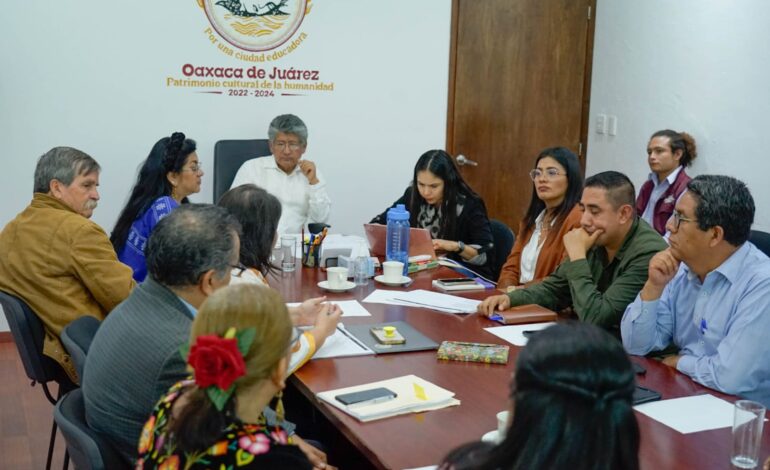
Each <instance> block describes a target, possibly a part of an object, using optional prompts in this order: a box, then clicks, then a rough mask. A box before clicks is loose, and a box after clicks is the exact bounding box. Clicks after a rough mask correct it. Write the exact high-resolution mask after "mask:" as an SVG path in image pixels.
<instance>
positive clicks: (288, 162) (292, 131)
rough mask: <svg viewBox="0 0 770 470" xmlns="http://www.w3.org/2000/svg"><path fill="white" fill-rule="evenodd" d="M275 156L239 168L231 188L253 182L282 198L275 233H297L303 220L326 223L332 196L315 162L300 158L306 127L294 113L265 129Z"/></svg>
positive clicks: (258, 159) (282, 116)
mask: <svg viewBox="0 0 770 470" xmlns="http://www.w3.org/2000/svg"><path fill="white" fill-rule="evenodd" d="M267 137H268V140H269V142H268V143H269V145H270V152H272V154H273V157H274V158H253V159H251V160H248V161H246V162H245V163H244V164H243V165H241V167H240V168H239V169H238V173H237V174H236V175H235V179H234V180H233V184H232V186H231V188H235V187H237V186H240V185H242V184H246V183H252V184H256V185H257V186H259V187H261V188H263V189H265V190H267V192H269V193H270V194H272V195H274V196H275V197H277V198H278V200H279V201H281V206H282V208H283V211H282V214H281V220H280V222H278V233H299V232H300V231H301V229H302V227H303V226H304V225H305V224H306V223H310V222H323V223H325V222H327V221H328V220H329V212H330V211H331V205H332V202H331V199H329V195H328V194H327V193H326V181H325V179H324V177H323V176H322V175H321V172H320V171H319V170H318V169H317V168H316V166H315V163H313V162H312V161H310V160H300V159H301V158H302V155H303V154H304V153H305V150H306V149H307V126H305V123H304V122H302V119H300V118H298V117H297V116H295V115H293V114H283V115H281V116H278V117H276V118H275V119H273V121H272V122H271V123H270V127H269V128H268V130H267Z"/></svg>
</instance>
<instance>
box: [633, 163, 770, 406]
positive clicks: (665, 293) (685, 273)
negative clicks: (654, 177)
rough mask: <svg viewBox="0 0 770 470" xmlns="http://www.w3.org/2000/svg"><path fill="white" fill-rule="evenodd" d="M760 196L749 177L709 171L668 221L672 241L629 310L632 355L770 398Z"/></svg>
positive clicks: (768, 287)
mask: <svg viewBox="0 0 770 470" xmlns="http://www.w3.org/2000/svg"><path fill="white" fill-rule="evenodd" d="M753 221H754V199H753V198H752V197H751V193H750V192H749V190H748V188H747V187H746V185H745V184H743V183H742V182H740V181H738V180H736V179H734V178H731V177H728V176H715V175H702V176H698V177H697V178H695V179H693V180H692V181H691V182H690V183H689V184H688V185H687V192H686V193H684V194H683V195H682V197H681V198H680V200H679V201H678V202H677V204H676V210H675V211H674V214H673V216H672V217H671V219H670V220H669V221H668V223H667V224H666V228H667V229H668V230H669V231H670V232H671V237H670V244H671V246H670V248H669V249H667V250H665V251H662V252H660V253H658V254H657V255H655V256H654V257H653V258H652V259H651V260H650V268H649V277H648V279H647V282H646V283H645V285H644V287H643V288H642V291H641V292H640V293H639V295H638V296H637V297H636V300H635V301H634V302H633V303H632V304H630V305H629V306H628V308H627V309H626V311H625V314H624V315H623V320H622V321H621V325H620V329H621V335H622V338H623V345H624V347H625V348H626V351H628V352H629V353H630V354H637V355H642V354H647V353H649V352H651V351H658V350H662V349H664V348H666V347H667V346H668V345H669V344H670V343H672V342H673V344H674V345H676V346H677V347H679V349H680V350H679V354H678V355H676V356H670V357H667V358H666V359H664V360H663V362H664V363H665V364H666V365H669V366H671V367H675V368H676V369H677V370H679V371H680V372H682V373H684V374H687V375H689V376H690V377H692V379H693V380H695V381H696V382H699V383H701V384H703V385H705V386H707V387H711V388H713V389H716V390H719V391H722V392H725V393H730V394H735V395H741V396H744V397H747V398H750V399H754V400H757V401H760V402H762V403H764V404H765V405H770V341H768V338H767V335H768V333H770V301H769V300H768V299H770V258H768V257H767V256H765V255H764V254H763V253H762V252H761V251H759V249H757V247H755V246H754V245H753V244H752V243H750V242H748V238H749V234H750V232H751V224H752V222H753Z"/></svg>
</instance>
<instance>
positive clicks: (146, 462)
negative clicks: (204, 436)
mask: <svg viewBox="0 0 770 470" xmlns="http://www.w3.org/2000/svg"><path fill="white" fill-rule="evenodd" d="M193 384H194V382H193V381H192V380H185V381H182V382H179V383H177V384H176V385H174V386H173V387H171V389H169V391H168V394H166V395H165V396H164V397H162V398H161V399H160V401H158V404H157V405H155V409H154V410H153V413H152V416H150V419H149V420H148V421H147V423H146V424H145V425H144V429H143V430H142V434H141V437H140V440H139V459H138V460H137V462H136V469H137V470H140V469H158V470H182V469H184V470H187V469H201V470H203V469H207V470H208V469H211V470H231V469H257V468H259V469H286V468H292V469H294V468H297V469H312V467H313V466H312V465H311V464H310V462H309V461H308V460H307V458H306V457H305V455H304V454H303V453H302V451H301V450H300V449H299V447H297V446H296V445H294V444H293V443H292V439H291V437H288V436H287V435H286V432H284V431H283V430H282V429H280V428H279V427H275V428H270V427H268V426H266V425H265V424H264V421H263V419H260V423H258V424H244V423H241V422H232V423H230V425H229V426H227V427H226V428H225V429H223V430H222V433H221V434H220V436H219V439H217V441H216V443H215V444H214V445H212V446H211V447H209V448H208V449H202V450H201V451H199V452H193V453H183V452H177V451H176V445H175V442H174V436H173V435H169V434H168V432H167V427H168V424H169V419H168V417H169V416H170V414H171V408H172V407H173V406H174V403H175V402H176V400H177V398H179V396H180V395H181V394H183V393H184V391H185V388H186V387H189V386H191V385H193Z"/></svg>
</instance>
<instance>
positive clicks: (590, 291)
mask: <svg viewBox="0 0 770 470" xmlns="http://www.w3.org/2000/svg"><path fill="white" fill-rule="evenodd" d="M634 195H635V193H634V185H633V183H631V180H629V179H628V177H626V176H625V175H624V174H622V173H618V172H617V171H605V172H603V173H598V174H596V175H594V176H592V177H590V178H588V179H586V182H585V189H584V190H583V196H582V198H581V200H580V208H581V209H582V210H583V217H582V218H581V225H582V227H581V228H576V229H573V230H572V231H570V232H568V233H567V234H566V235H564V248H565V250H566V252H567V259H566V260H565V261H563V262H562V263H561V264H560V265H559V267H558V268H556V271H554V273H553V274H551V275H550V276H548V277H546V278H545V279H543V281H542V282H540V283H538V284H533V285H531V286H529V287H526V288H522V289H517V290H514V291H513V292H510V293H508V294H505V295H497V296H493V297H489V298H487V299H486V300H484V302H482V303H481V304H480V305H479V312H481V313H482V314H484V315H487V316H491V315H493V314H494V313H495V311H496V310H505V309H507V308H509V307H512V306H517V305H525V304H537V305H541V306H543V307H546V308H549V309H551V310H555V311H560V310H562V309H564V308H566V307H572V310H573V311H574V312H575V314H576V315H577V316H578V318H579V319H580V320H582V321H586V322H589V323H593V324H596V325H599V326H602V327H604V328H606V329H607V330H610V331H611V332H613V333H616V334H618V336H619V325H620V318H621V317H622V316H623V312H624V311H625V310H626V307H627V306H628V304H630V303H631V302H633V300H634V299H635V298H636V295H637V294H638V293H639V291H640V290H641V289H642V286H644V283H645V282H646V281H647V271H648V266H649V263H650V259H651V258H652V257H653V256H654V255H655V254H656V253H658V252H659V251H662V250H665V249H666V248H667V246H668V245H666V242H665V241H664V240H663V238H662V237H661V236H660V234H658V232H656V231H655V230H654V229H653V228H652V227H650V225H649V224H648V223H647V222H645V221H644V220H641V219H639V218H638V217H637V215H636V211H635V208H634Z"/></svg>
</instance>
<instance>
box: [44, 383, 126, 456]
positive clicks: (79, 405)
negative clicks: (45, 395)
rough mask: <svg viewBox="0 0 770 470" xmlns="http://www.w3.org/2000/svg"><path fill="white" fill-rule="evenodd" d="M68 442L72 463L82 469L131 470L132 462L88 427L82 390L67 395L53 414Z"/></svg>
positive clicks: (57, 405)
mask: <svg viewBox="0 0 770 470" xmlns="http://www.w3.org/2000/svg"><path fill="white" fill-rule="evenodd" d="M53 419H54V420H55V421H56V424H58V425H59V429H60V430H61V433H62V435H63V436H64V440H65V441H66V442H67V451H68V452H69V455H70V458H71V459H72V463H74V464H75V468H76V469H78V470H105V469H109V470H112V469H116V470H120V469H128V468H129V465H128V463H127V462H126V461H125V460H124V459H123V457H122V456H121V455H120V454H119V453H118V451H117V450H115V448H114V447H113V446H112V445H111V444H110V443H109V442H108V441H107V440H106V439H105V438H104V437H103V436H101V435H99V434H98V433H96V432H94V431H93V430H92V429H91V428H89V427H88V423H87V422H86V411H85V403H84V401H83V391H82V390H81V389H79V388H77V389H75V390H72V391H71V392H69V393H67V394H66V395H64V396H63V397H62V398H61V400H59V403H57V404H56V407H55V408H54V411H53Z"/></svg>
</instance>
